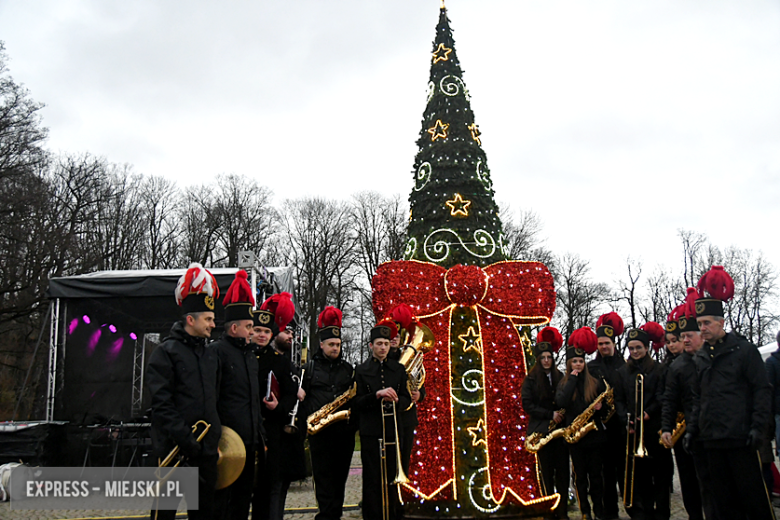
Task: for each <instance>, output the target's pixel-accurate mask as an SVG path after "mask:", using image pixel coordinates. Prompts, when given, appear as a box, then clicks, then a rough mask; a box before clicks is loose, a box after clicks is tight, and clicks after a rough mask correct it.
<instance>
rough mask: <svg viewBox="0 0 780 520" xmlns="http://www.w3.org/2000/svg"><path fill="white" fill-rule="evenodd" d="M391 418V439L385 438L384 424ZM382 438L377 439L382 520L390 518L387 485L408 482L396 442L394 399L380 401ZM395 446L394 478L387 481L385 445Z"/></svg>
mask: <svg viewBox="0 0 780 520" xmlns="http://www.w3.org/2000/svg"><path fill="white" fill-rule="evenodd" d="M390 417H392V418H393V431H394V433H395V438H394V439H393V440H392V441H389V440H386V439H385V436H386V435H387V428H386V426H385V424H386V422H387V421H389V418H390ZM382 435H383V436H382V438H381V439H379V454H380V458H381V463H380V465H379V470H380V483H381V486H382V520H390V490H389V486H390V485H392V486H398V485H400V484H406V483H408V482H409V477H407V476H406V473H404V467H403V464H402V460H401V445H400V444H399V442H398V414H397V411H396V406H395V401H393V402H392V403H385V402H382ZM390 445H393V446H395V479H394V480H393V481H392V482H390V483H388V480H389V475H388V470H387V447H388V446H390Z"/></svg>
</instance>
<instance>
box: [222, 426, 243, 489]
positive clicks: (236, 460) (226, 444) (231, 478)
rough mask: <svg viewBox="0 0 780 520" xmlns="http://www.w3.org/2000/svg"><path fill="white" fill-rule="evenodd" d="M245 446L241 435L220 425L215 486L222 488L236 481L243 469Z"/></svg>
mask: <svg viewBox="0 0 780 520" xmlns="http://www.w3.org/2000/svg"><path fill="white" fill-rule="evenodd" d="M245 463H246V448H245V447H244V441H242V440H241V437H240V436H239V435H238V434H237V433H236V432H235V430H233V429H232V428H228V427H227V426H223V427H222V436H221V437H220V438H219V460H218V461H217V487H216V489H224V488H226V487H228V486H229V485H230V484H232V483H233V482H235V481H236V479H237V478H238V476H239V475H241V472H242V471H243V470H244V464H245Z"/></svg>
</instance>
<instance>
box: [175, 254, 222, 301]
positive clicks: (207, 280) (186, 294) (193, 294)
mask: <svg viewBox="0 0 780 520" xmlns="http://www.w3.org/2000/svg"><path fill="white" fill-rule="evenodd" d="M174 296H175V297H176V303H177V304H178V305H179V306H180V307H181V310H182V312H183V314H190V313H195V312H214V300H216V299H217V298H219V286H218V285H217V280H216V279H215V278H214V275H212V274H211V273H210V272H208V271H207V270H206V268H204V267H203V266H202V265H200V264H199V263H192V264H190V266H189V267H188V268H187V272H186V273H184V274H183V275H182V276H181V278H179V281H178V282H177V283H176V291H175V292H174Z"/></svg>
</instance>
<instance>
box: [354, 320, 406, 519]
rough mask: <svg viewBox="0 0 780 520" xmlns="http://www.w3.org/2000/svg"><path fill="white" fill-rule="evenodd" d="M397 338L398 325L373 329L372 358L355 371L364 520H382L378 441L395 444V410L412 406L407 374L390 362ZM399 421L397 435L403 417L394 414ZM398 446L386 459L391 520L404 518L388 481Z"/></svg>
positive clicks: (388, 323)
mask: <svg viewBox="0 0 780 520" xmlns="http://www.w3.org/2000/svg"><path fill="white" fill-rule="evenodd" d="M397 334H398V331H397V329H396V326H395V323H393V321H391V320H382V321H380V322H379V323H378V324H377V325H376V326H375V327H373V328H372V329H371V342H370V343H369V347H370V348H371V357H370V358H369V359H368V360H367V361H365V362H364V363H361V364H360V365H358V366H357V367H355V382H356V383H357V395H356V396H355V406H354V407H355V408H356V409H357V410H358V413H359V421H360V451H361V453H360V454H361V459H362V461H363V518H364V519H365V520H380V519H381V518H382V517H383V511H382V496H383V492H382V486H383V483H382V477H381V473H382V470H381V464H382V459H381V452H380V448H379V439H384V441H385V442H396V441H397V439H396V438H395V431H396V424H394V422H393V419H392V406H393V403H395V408H396V411H398V410H405V409H407V408H408V407H409V405H410V404H411V402H412V398H411V396H410V395H409V389H408V388H407V385H406V381H407V377H406V370H405V369H404V367H403V365H401V364H400V363H399V362H397V361H393V360H392V359H387V354H388V353H389V351H390V339H391V338H393V337H395V336H396V335H397ZM383 409H387V410H390V412H389V413H390V414H391V415H390V417H389V418H387V417H386V418H385V420H384V424H385V428H384V429H383V428H382V424H383V418H382V411H383ZM395 415H396V418H397V419H398V425H397V431H398V432H401V431H402V430H403V423H402V420H403V417H402V416H401V415H400V414H397V413H396V414H395ZM399 440H400V441H401V444H400V447H401V449H403V439H399ZM395 449H396V447H395V446H389V447H388V449H387V456H386V463H387V466H386V469H387V472H386V474H387V475H389V476H390V478H389V479H388V481H387V482H385V483H384V485H386V486H387V488H386V496H387V497H388V499H389V501H390V502H389V508H388V509H389V513H390V519H391V520H394V519H396V518H398V517H399V516H400V514H401V510H400V503H399V502H398V493H397V492H396V488H395V486H392V485H389V483H390V482H389V481H390V480H392V479H393V476H394V475H396V473H397V466H396V454H395Z"/></svg>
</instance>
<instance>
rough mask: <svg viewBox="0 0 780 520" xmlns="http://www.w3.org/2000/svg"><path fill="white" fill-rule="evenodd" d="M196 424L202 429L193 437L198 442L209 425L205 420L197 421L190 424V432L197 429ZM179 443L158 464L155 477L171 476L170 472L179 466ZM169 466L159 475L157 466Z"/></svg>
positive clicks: (180, 461) (166, 477)
mask: <svg viewBox="0 0 780 520" xmlns="http://www.w3.org/2000/svg"><path fill="white" fill-rule="evenodd" d="M198 426H203V431H202V432H200V434H199V435H198V436H197V437H196V438H195V440H196V441H197V442H200V441H202V440H203V438H204V437H205V436H206V434H207V433H208V432H209V429H210V428H211V425H210V424H209V423H207V422H206V421H197V422H196V423H195V424H193V425H192V433H193V434H194V433H195V432H196V431H197V430H198ZM179 451H180V450H179V445H178V444H177V445H176V446H174V447H173V449H172V450H171V451H170V453H168V456H166V457H165V458H164V459H163V460H162V461H161V462H160V463H159V464H158V469H157V478H159V479H160V480H161V481H163V482H164V481H166V480H168V479H169V478H170V477H171V474H173V472H174V471H175V470H176V468H178V467H179V464H181V463H182V462H184V456H181V455H179ZM174 459H176V464H174V465H173V466H171V462H173V460H174ZM167 467H170V468H171V470H170V471H169V472H168V473H167V474H166V475H165V476H164V477H161V476H160V469H159V468H167Z"/></svg>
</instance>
